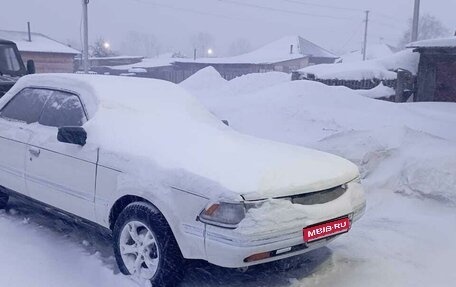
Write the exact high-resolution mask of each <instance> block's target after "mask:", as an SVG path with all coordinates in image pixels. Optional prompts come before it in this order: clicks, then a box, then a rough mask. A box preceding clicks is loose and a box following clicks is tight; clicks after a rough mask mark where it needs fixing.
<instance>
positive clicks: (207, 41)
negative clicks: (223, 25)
mask: <svg viewBox="0 0 456 287" xmlns="http://www.w3.org/2000/svg"><path fill="white" fill-rule="evenodd" d="M190 42H191V44H192V46H193V48H194V49H196V50H197V52H198V55H200V56H203V57H207V56H208V54H207V51H208V49H209V48H212V47H211V46H213V45H214V42H215V40H214V37H213V36H212V35H211V34H209V33H206V32H199V33H197V34H195V35H193V36H192V37H191V38H190Z"/></svg>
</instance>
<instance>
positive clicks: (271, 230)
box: [0, 74, 366, 286]
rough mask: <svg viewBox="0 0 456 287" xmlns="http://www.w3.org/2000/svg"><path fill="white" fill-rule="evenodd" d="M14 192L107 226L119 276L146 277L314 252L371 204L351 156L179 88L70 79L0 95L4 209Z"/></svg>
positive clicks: (29, 82)
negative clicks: (290, 139)
mask: <svg viewBox="0 0 456 287" xmlns="http://www.w3.org/2000/svg"><path fill="white" fill-rule="evenodd" d="M278 96H280V95H278ZM9 196H20V197H24V198H27V199H30V201H31V202H35V203H39V204H43V205H45V206H46V207H48V208H51V209H52V210H54V211H56V212H58V213H64V214H68V215H71V216H72V217H74V218H76V219H82V220H85V221H89V222H93V223H95V224H96V225H100V226H102V227H105V228H107V229H110V230H112V234H113V246H114V252H115V256H116V259H117V262H118V265H119V269H120V271H121V272H122V273H124V274H127V275H132V276H133V277H134V278H135V279H137V280H140V281H151V282H152V283H153V284H154V286H173V285H175V284H176V283H177V282H178V281H179V280H180V279H181V278H182V276H183V273H184V271H183V268H181V266H182V265H183V263H184V261H185V259H203V260H206V261H208V262H210V263H213V264H216V265H219V266H223V267H229V268H243V267H247V266H251V265H255V264H261V263H265V262H270V261H274V260H279V259H282V258H286V257H290V256H295V255H298V254H302V253H305V252H308V251H310V250H313V249H315V248H319V247H321V246H324V245H326V244H327V243H328V242H329V241H331V240H332V239H334V238H335V237H337V236H340V235H341V234H343V233H346V232H348V231H349V230H350V228H351V227H352V224H353V223H354V222H355V221H356V220H357V219H359V218H360V217H361V216H362V214H363V213H364V210H365V206H366V202H365V197H364V191H363V188H362V186H361V184H360V181H359V171H358V169H357V167H356V166H355V165H354V164H352V163H351V162H349V161H347V160H345V159H342V158H339V157H337V156H334V155H330V154H327V153H323V152H319V151H315V150H311V149H307V148H303V147H297V146H291V145H287V144H282V143H277V142H272V141H267V140H262V139H258V138H254V137H251V136H247V135H243V134H240V133H238V132H236V131H234V130H233V129H231V128H230V127H228V126H226V125H224V124H223V123H222V122H221V121H220V120H218V119H217V118H215V117H214V116H213V115H212V114H211V113H209V112H208V111H207V110H205V109H204V108H203V107H202V106H201V105H200V104H199V103H198V102H197V101H196V100H195V99H194V98H192V97H191V96H190V95H188V94H187V93H186V92H185V91H183V90H182V89H181V88H179V87H178V86H176V85H174V84H171V83H168V82H163V81H158V80H149V79H139V78H122V77H113V76H94V75H65V74H54V75H30V76H25V77H23V78H21V80H19V82H18V83H17V84H16V85H15V86H14V87H13V88H12V89H11V90H10V91H9V92H8V93H7V94H6V95H5V96H4V97H3V98H1V99H0V208H4V207H5V206H6V204H7V201H8V197H9Z"/></svg>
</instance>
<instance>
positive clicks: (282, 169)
mask: <svg viewBox="0 0 456 287" xmlns="http://www.w3.org/2000/svg"><path fill="white" fill-rule="evenodd" d="M242 140H243V141H245V142H244V145H242V147H241V148H239V151H237V152H236V153H238V154H241V155H242V156H239V157H238V158H237V160H238V161H237V163H238V164H237V165H235V166H236V167H234V166H233V168H230V169H228V170H224V169H223V165H222V168H221V169H220V173H221V174H219V175H218V176H219V180H220V179H221V178H226V179H224V180H223V181H228V180H229V181H230V182H234V183H235V184H232V187H231V188H230V189H232V190H235V191H237V192H239V193H240V194H241V195H242V197H243V198H244V199H245V200H259V199H265V198H277V197H286V196H291V195H296V194H303V193H309V192H315V191H319V190H324V189H329V188H332V187H335V186H338V185H341V184H344V183H347V182H349V181H351V180H353V179H355V178H356V177H358V176H359V170H358V167H357V166H356V165H355V164H353V163H351V162H350V161H348V160H346V159H343V158H341V157H338V156H336V155H332V154H329V153H325V152H321V151H317V150H314V149H309V148H305V147H300V146H293V145H288V144H284V143H278V142H273V141H268V140H261V139H257V138H253V137H248V136H244V137H243V139H242ZM214 156H215V155H214ZM227 171H229V173H227Z"/></svg>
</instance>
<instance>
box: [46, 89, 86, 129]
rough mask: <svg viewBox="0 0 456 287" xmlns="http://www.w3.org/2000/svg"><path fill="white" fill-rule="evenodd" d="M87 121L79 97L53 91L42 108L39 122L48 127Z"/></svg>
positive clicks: (75, 124) (72, 124) (79, 124)
mask: <svg viewBox="0 0 456 287" xmlns="http://www.w3.org/2000/svg"><path fill="white" fill-rule="evenodd" d="M86 121H87V118H86V115H85V113H84V108H83V107H82V104H81V101H80V100H79V97H78V96H76V95H74V94H71V93H67V92H63V91H53V93H52V95H51V97H50V98H49V99H48V101H47V102H46V104H45V105H44V108H43V113H42V114H41V117H40V120H39V123H40V124H42V125H45V126H50V127H68V126H78V127H80V126H82V125H83V124H84V123H85V122H86Z"/></svg>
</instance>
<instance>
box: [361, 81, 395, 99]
mask: <svg viewBox="0 0 456 287" xmlns="http://www.w3.org/2000/svg"><path fill="white" fill-rule="evenodd" d="M356 92H357V93H358V94H360V95H362V96H365V97H368V98H372V99H380V98H388V97H390V96H394V95H395V94H396V91H395V90H394V89H393V88H390V87H387V86H385V85H383V83H380V84H379V85H378V86H376V87H375V88H373V89H370V90H356Z"/></svg>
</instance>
